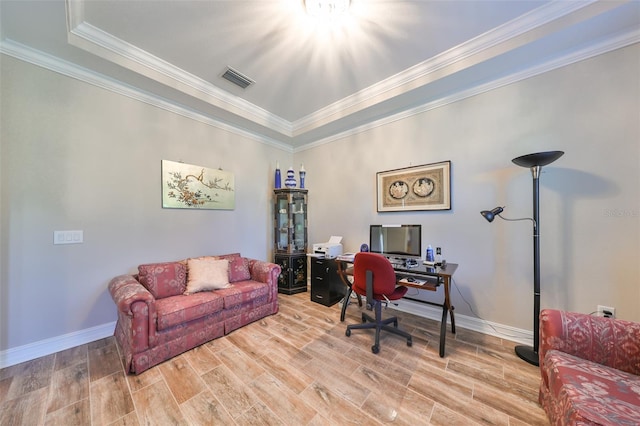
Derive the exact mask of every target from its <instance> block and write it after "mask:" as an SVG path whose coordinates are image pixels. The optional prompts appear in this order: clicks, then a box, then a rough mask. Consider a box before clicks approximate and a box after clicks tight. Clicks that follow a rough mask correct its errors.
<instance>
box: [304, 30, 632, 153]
mask: <svg viewBox="0 0 640 426" xmlns="http://www.w3.org/2000/svg"><path fill="white" fill-rule="evenodd" d="M636 43H640V29H635V30H630V31H626V32H620V33H618V34H614V35H612V36H611V37H608V38H607V39H604V40H601V41H600V42H599V43H596V44H593V45H589V46H586V47H584V48H582V49H580V50H578V51H571V52H569V53H567V54H566V55H564V56H561V57H558V58H555V59H553V60H550V61H547V62H545V63H542V64H538V65H536V66H534V67H530V68H527V69H525V70H523V71H520V72H517V73H513V74H510V75H508V76H505V77H502V78H499V79H496V80H492V81H489V82H487V83H484V84H480V85H477V86H474V87H471V88H469V89H466V90H462V91H459V92H456V93H453V94H451V95H449V96H445V97H442V98H439V99H436V100H434V101H431V102H428V103H425V104H422V105H419V106H416V107H415V108H411V109H407V110H405V111H402V112H399V113H397V114H393V115H390V116H387V117H384V118H381V119H379V120H376V121H372V122H370V123H367V124H364V125H361V126H358V127H354V128H352V129H349V130H347V131H344V132H341V133H337V134H335V135H332V136H329V137H326V138H323V139H319V140H317V141H315V142H312V143H308V144H305V145H303V146H300V147H298V148H297V149H295V150H294V152H301V151H306V150H308V149H312V148H316V147H319V146H322V145H325V144H328V143H333V142H336V141H338V140H340V139H344V138H348V137H351V136H354V135H356V134H359V133H362V132H366V131H368V130H371V129H374V128H376V127H380V126H384V125H387V124H390V123H393V122H395V121H400V120H404V119H406V118H409V117H412V116H415V115H418V114H422V113H424V112H427V111H430V110H433V109H436V108H440V107H443V106H445V105H449V104H452V103H454V102H458V101H461V100H464V99H467V98H471V97H473V96H476V95H480V94H482V93H486V92H490V91H492V90H495V89H499V88H500V87H504V86H508V85H510V84H513V83H517V82H519V81H523V80H526V79H529V78H532V77H535V76H538V75H541V74H544V73H547V72H549V71H553V70H556V69H558V68H562V67H565V66H568V65H571V64H574V63H577V62H580V61H584V60H587V59H590V58H593V57H596V56H599V55H602V54H605V53H608V52H612V51H614V50H617V49H622V48H624V47H627V46H631V45H633V44H636Z"/></svg>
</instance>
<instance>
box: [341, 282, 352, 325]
mask: <svg viewBox="0 0 640 426" xmlns="http://www.w3.org/2000/svg"><path fill="white" fill-rule="evenodd" d="M351 291H352V290H351V287H348V288H347V294H346V295H345V296H344V299H342V310H341V311H340V322H344V316H345V315H346V314H347V306H348V305H349V302H350V301H351Z"/></svg>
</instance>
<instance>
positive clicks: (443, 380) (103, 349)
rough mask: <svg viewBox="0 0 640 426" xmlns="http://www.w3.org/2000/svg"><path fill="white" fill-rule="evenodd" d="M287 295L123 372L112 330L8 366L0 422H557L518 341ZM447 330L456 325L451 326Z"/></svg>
mask: <svg viewBox="0 0 640 426" xmlns="http://www.w3.org/2000/svg"><path fill="white" fill-rule="evenodd" d="M309 294H310V293H300V294H297V295H292V296H287V295H280V296H279V297H280V312H279V313H278V314H276V315H273V316H270V317H267V318H265V319H263V320H261V321H258V322H255V323H253V324H250V325H248V326H245V327H243V328H241V329H239V330H236V331H234V332H233V333H231V334H229V335H228V336H225V337H222V338H220V339H216V340H213V341H211V342H209V343H207V344H204V345H202V346H200V347H198V348H195V349H193V350H191V351H189V352H186V353H184V354H182V355H180V356H178V357H175V358H173V359H171V360H169V361H166V362H164V363H163V364H161V365H158V366H156V367H154V368H152V369H150V370H148V371H146V372H144V373H142V374H140V375H138V376H133V375H126V374H125V373H124V370H123V367H122V362H121V357H120V354H119V352H118V347H117V345H116V343H115V340H114V339H113V338H112V337H111V338H107V339H102V340H99V341H96V342H92V343H89V344H87V345H82V346H79V347H75V348H72V349H68V350H65V351H62V352H59V353H56V354H53V355H49V356H45V357H42V358H39V359H35V360H32V361H29V362H25V363H23V364H19V365H15V366H12V367H8V368H5V369H3V370H0V425H3V426H4V425H12V426H13V425H29V426H31V425H65V426H66V425H296V426H297V425H313V426H315V425H358V424H362V425H365V424H366V425H376V424H398V425H412V426H415V425H473V424H481V425H508V426H520V425H548V424H549V423H548V421H547V418H546V416H545V413H544V411H543V410H542V409H541V408H540V406H539V405H538V403H537V395H538V381H539V378H540V376H539V372H538V368H537V367H534V366H531V365H529V364H527V363H525V362H524V361H521V360H520V359H518V358H517V357H516V356H515V354H514V352H513V347H514V343H512V342H509V341H506V340H501V339H498V338H496V337H492V336H486V335H483V334H480V333H476V332H472V331H469V330H465V329H462V328H460V327H458V328H457V334H456V335H452V334H451V333H450V332H449V334H448V337H447V345H446V356H445V358H440V357H439V356H438V343H439V335H438V332H439V325H438V323H437V322H435V321H431V320H427V319H424V318H421V317H417V316H414V315H411V314H407V313H403V312H398V311H394V310H392V309H387V310H385V311H383V315H384V316H385V317H387V316H391V315H397V316H398V317H399V318H400V321H399V322H400V327H401V328H403V329H404V330H407V331H409V332H410V333H411V334H412V335H413V346H412V347H407V345H406V341H405V340H403V339H402V338H400V337H399V336H395V335H390V334H388V333H383V334H382V335H381V343H380V346H381V349H380V353H379V354H377V355H374V354H372V353H371V345H372V342H373V332H372V331H371V330H354V331H353V332H352V334H351V337H346V336H345V327H346V325H347V324H352V323H357V322H359V321H360V308H359V307H358V306H357V304H355V303H354V304H351V305H350V306H349V307H348V309H347V318H346V320H345V322H344V323H341V322H340V321H339V318H340V311H339V310H340V306H339V304H336V305H334V306H332V307H330V308H328V307H325V306H322V305H319V304H317V303H313V302H311V301H309ZM449 329H450V328H449Z"/></svg>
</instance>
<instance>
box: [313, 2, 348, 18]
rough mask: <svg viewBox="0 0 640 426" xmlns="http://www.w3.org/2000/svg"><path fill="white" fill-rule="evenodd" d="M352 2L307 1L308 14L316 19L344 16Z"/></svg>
mask: <svg viewBox="0 0 640 426" xmlns="http://www.w3.org/2000/svg"><path fill="white" fill-rule="evenodd" d="M350 3H351V0H305V2H304V4H305V7H306V8H307V13H308V14H309V15H310V16H313V17H314V18H321V19H331V18H336V17H338V16H341V15H344V14H345V13H346V12H347V10H349V4H350Z"/></svg>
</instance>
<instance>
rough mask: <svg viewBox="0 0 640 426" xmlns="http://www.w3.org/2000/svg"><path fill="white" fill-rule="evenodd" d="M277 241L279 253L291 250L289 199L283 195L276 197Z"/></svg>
mask: <svg viewBox="0 0 640 426" xmlns="http://www.w3.org/2000/svg"><path fill="white" fill-rule="evenodd" d="M275 239H276V247H275V249H276V250H277V251H284V252H287V251H288V250H289V199H288V198H287V197H286V196H283V195H282V194H280V195H277V196H276V229H275Z"/></svg>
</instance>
